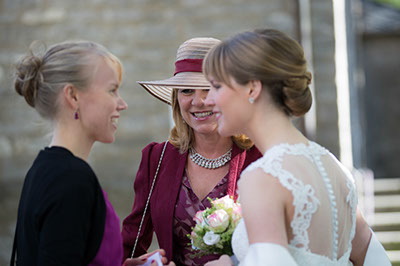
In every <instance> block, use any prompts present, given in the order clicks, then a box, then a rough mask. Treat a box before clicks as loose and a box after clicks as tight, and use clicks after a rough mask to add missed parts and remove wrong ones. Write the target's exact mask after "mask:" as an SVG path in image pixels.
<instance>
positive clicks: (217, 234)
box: [188, 195, 242, 256]
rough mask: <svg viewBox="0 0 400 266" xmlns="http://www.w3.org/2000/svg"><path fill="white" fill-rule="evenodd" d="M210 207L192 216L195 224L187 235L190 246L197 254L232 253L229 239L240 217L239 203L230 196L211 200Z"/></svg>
mask: <svg viewBox="0 0 400 266" xmlns="http://www.w3.org/2000/svg"><path fill="white" fill-rule="evenodd" d="M208 199H209V200H210V202H211V208H206V209H205V210H204V211H198V212H197V213H196V215H195V217H194V218H193V219H194V220H195V221H196V226H195V227H194V228H192V233H191V234H190V235H188V237H189V238H190V240H191V244H192V248H193V249H194V250H197V251H198V252H197V254H196V255H198V256H204V255H208V254H227V255H233V252H232V245H231V239H232V234H233V231H234V230H235V228H236V226H237V224H238V223H239V221H240V219H241V218H242V214H241V208H240V204H239V203H238V202H235V201H234V200H233V198H232V197H230V196H228V195H226V196H225V197H223V198H220V199H215V200H212V199H210V198H208Z"/></svg>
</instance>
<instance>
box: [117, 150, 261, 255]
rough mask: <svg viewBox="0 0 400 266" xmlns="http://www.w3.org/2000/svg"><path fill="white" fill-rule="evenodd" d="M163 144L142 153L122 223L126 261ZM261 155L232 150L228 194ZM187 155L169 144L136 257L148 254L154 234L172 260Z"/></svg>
mask: <svg viewBox="0 0 400 266" xmlns="http://www.w3.org/2000/svg"><path fill="white" fill-rule="evenodd" d="M164 144H165V142H164V143H155V142H153V143H151V144H149V145H148V146H146V147H145V148H144V149H143V151H142V161H141V163H140V166H139V170H138V172H137V174H136V179H135V182H134V185H133V187H134V191H135V199H134V203H133V208H132V212H131V214H129V215H128V216H127V217H126V218H125V219H124V221H123V227H122V238H123V244H124V258H128V257H130V256H131V252H132V248H133V245H134V243H135V239H136V235H137V232H138V229H139V224H140V221H141V219H142V215H143V211H144V208H145V205H146V201H147V197H148V195H149V191H150V187H151V183H152V181H153V178H154V174H155V172H156V169H157V165H158V162H159V160H160V155H161V152H162V149H163V147H164ZM261 156H262V154H261V153H260V152H259V151H258V149H257V148H255V147H253V148H251V149H249V150H247V151H246V150H242V149H240V148H239V147H237V146H236V145H235V144H234V145H233V148H232V159H231V162H230V166H229V177H228V189H227V190H228V191H227V194H229V195H233V196H234V197H235V198H236V197H237V195H236V189H237V188H236V185H237V181H238V179H239V177H240V173H241V172H242V170H244V169H245V168H246V167H247V166H248V165H249V164H250V163H251V162H253V161H255V160H256V159H258V158H259V157H261ZM187 157H188V156H187V152H186V153H184V154H180V153H179V150H178V149H177V148H175V147H174V146H173V145H172V144H170V143H168V144H167V147H166V149H165V153H164V158H163V160H162V163H161V166H160V170H159V173H158V177H157V180H156V183H155V186H154V189H153V192H152V196H151V199H150V203H149V206H148V209H147V212H146V216H145V219H144V221H143V225H142V229H141V232H140V237H139V240H138V244H137V246H136V251H135V255H134V256H135V257H137V256H140V255H142V254H144V253H146V252H147V249H148V248H149V246H150V244H151V241H152V237H153V232H154V231H155V233H156V236H157V240H158V244H159V246H160V248H163V249H165V251H166V257H167V258H168V260H171V259H172V254H173V252H174V247H173V245H172V243H173V239H172V238H173V215H174V207H175V202H176V200H177V197H178V193H179V189H180V186H181V183H182V177H183V172H184V169H185V166H186V159H187Z"/></svg>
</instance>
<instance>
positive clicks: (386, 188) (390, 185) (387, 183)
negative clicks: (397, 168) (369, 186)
mask: <svg viewBox="0 0 400 266" xmlns="http://www.w3.org/2000/svg"><path fill="white" fill-rule="evenodd" d="M374 192H375V195H381V194H396V193H398V194H400V178H380V179H375V180H374Z"/></svg>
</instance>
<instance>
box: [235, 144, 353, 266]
mask: <svg viewBox="0 0 400 266" xmlns="http://www.w3.org/2000/svg"><path fill="white" fill-rule="evenodd" d="M255 168H261V169H262V170H263V171H265V173H268V174H270V175H271V176H273V177H276V178H277V179H278V180H279V181H280V183H281V185H282V186H283V187H285V188H286V189H287V190H289V191H290V192H291V193H292V195H293V206H294V214H293V219H292V221H291V224H290V225H291V232H289V233H290V234H288V235H291V236H292V239H289V248H288V249H289V252H290V254H291V255H292V256H293V258H294V260H295V261H296V263H297V264H298V265H310V266H312V265H352V264H351V262H350V261H349V257H350V252H351V241H352V239H353V237H354V234H355V217H356V216H355V215H356V205H357V195H356V191H355V186H354V181H353V178H352V176H351V174H350V172H349V171H348V170H346V169H345V168H344V167H343V165H342V164H341V163H340V162H339V161H338V160H337V159H336V158H335V157H334V156H333V155H332V154H331V153H330V152H329V151H328V150H326V149H325V148H323V147H321V146H320V145H318V144H317V143H314V142H309V144H308V145H305V144H295V145H289V144H280V145H277V146H274V147H273V148H271V149H269V150H268V151H267V152H266V153H265V154H264V156H263V157H262V158H260V159H259V160H257V161H255V162H254V163H252V164H251V165H250V166H249V167H247V169H246V170H245V172H246V171H251V170H254V169H255ZM248 177H249V178H251V176H248ZM232 248H233V251H234V254H235V256H236V257H237V259H238V260H239V261H243V260H244V258H245V256H246V254H247V250H248V248H249V243H248V237H247V232H246V228H245V223H244V220H242V221H240V223H239V225H238V226H237V228H236V230H235V232H234V234H233V237H232ZM257 264H259V265H268V263H267V262H258V263H257Z"/></svg>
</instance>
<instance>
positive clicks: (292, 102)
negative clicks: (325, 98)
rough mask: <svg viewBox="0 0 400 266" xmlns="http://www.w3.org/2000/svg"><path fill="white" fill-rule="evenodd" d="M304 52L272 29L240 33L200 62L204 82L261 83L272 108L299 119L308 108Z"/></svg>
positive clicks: (309, 80)
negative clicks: (209, 79)
mask: <svg viewBox="0 0 400 266" xmlns="http://www.w3.org/2000/svg"><path fill="white" fill-rule="evenodd" d="M306 65H307V63H306V59H305V57H304V51H303V48H302V47H301V46H300V44H299V43H298V42H297V41H295V40H294V39H292V38H290V37H289V36H288V35H286V34H284V33H282V32H280V31H277V30H272V29H262V30H255V31H248V32H243V33H240V34H238V35H236V36H234V37H232V38H231V39H228V40H226V41H223V42H222V43H220V44H219V45H217V46H215V47H214V48H213V49H211V50H210V52H209V53H208V55H207V57H206V59H205V60H204V62H203V73H204V74H205V76H206V78H209V77H210V76H212V77H213V78H214V79H215V80H216V81H219V82H223V83H225V84H228V85H231V84H230V77H232V78H234V79H235V81H236V82H237V83H238V84H240V85H245V84H247V83H248V82H250V81H252V80H260V81H261V82H262V84H263V87H264V89H267V90H268V92H269V94H270V95H271V97H272V99H273V101H274V102H275V104H276V105H277V106H278V107H279V108H281V109H282V110H283V111H284V112H285V113H286V114H287V115H294V116H301V115H304V114H305V113H306V112H308V110H309V109H310V108H311V104H312V95H311V91H310V89H309V87H308V85H309V84H310V82H311V73H310V72H308V71H307V66H306Z"/></svg>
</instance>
